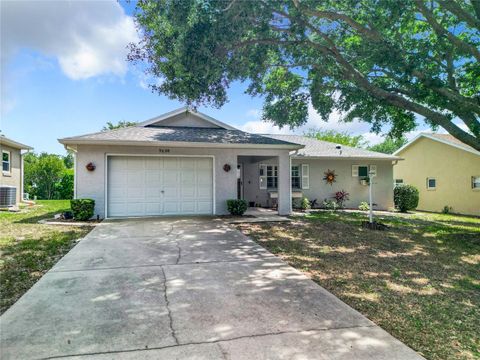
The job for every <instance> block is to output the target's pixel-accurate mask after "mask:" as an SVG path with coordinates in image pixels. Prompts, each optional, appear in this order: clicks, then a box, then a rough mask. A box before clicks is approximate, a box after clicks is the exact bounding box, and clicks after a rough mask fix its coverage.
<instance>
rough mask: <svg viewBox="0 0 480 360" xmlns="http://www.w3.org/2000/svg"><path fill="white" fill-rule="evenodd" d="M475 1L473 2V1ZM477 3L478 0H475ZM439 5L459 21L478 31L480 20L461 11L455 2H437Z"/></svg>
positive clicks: (445, 0) (444, 0) (441, 0)
mask: <svg viewBox="0 0 480 360" xmlns="http://www.w3.org/2000/svg"><path fill="white" fill-rule="evenodd" d="M474 1H475V0H474ZM477 2H478V0H477ZM439 3H440V4H441V5H442V6H443V7H444V8H445V9H447V10H448V11H450V12H451V13H452V14H454V15H455V16H456V17H457V18H458V19H459V20H461V21H465V23H467V24H468V25H469V26H471V27H473V28H476V29H478V30H480V19H476V18H475V17H474V16H472V15H471V14H470V13H468V12H466V11H465V10H463V9H462V7H461V6H460V5H458V4H457V3H456V2H455V1H452V0H439Z"/></svg>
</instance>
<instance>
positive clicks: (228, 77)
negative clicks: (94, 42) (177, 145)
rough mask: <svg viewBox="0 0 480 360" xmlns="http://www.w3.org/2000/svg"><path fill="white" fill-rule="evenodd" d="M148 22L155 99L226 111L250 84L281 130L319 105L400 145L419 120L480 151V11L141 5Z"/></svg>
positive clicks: (264, 2)
mask: <svg viewBox="0 0 480 360" xmlns="http://www.w3.org/2000/svg"><path fill="white" fill-rule="evenodd" d="M136 20H137V24H138V28H139V32H140V34H141V37H142V39H141V41H140V42H139V43H137V44H132V45H131V51H130V55H129V59H130V60H131V61H133V62H145V63H146V64H147V71H148V72H149V74H150V75H152V76H153V77H154V78H156V81H155V83H154V84H152V85H151V87H152V89H153V90H154V91H158V92H160V93H163V94H167V95H168V96H171V97H173V98H177V99H180V100H182V101H185V102H187V103H189V104H192V105H194V106H195V105H200V104H209V105H213V106H217V107H220V106H222V105H223V104H224V103H225V102H226V101H227V100H228V99H227V89H228V87H229V85H230V84H231V83H232V82H233V81H236V80H240V81H248V83H249V87H248V90H247V91H248V93H249V94H252V95H263V96H264V98H265V102H264V107H263V118H264V119H265V120H270V121H273V122H274V123H275V124H277V125H279V126H286V125H288V126H293V127H295V126H299V125H302V124H304V123H305V122H306V120H307V117H308V107H309V104H312V106H313V108H314V109H315V110H316V111H317V112H318V113H319V114H320V115H321V116H322V117H323V118H324V119H325V120H327V119H328V116H329V114H330V113H331V112H332V111H334V110H337V111H340V112H341V113H342V114H344V117H345V118H344V119H345V120H346V121H349V120H352V119H360V120H362V121H366V122H369V123H371V125H372V130H373V131H376V132H379V131H381V130H382V128H384V125H386V124H388V125H389V126H387V128H388V129H389V131H388V133H389V135H390V136H393V137H400V136H401V135H402V134H403V133H404V132H406V131H410V130H412V129H414V128H415V126H416V121H417V120H416V119H417V118H416V116H415V115H416V114H418V115H420V117H421V118H424V120H425V121H426V122H427V123H429V124H430V125H431V126H432V127H433V128H436V127H442V128H444V129H445V130H446V131H448V132H449V133H450V134H452V135H453V136H455V137H456V138H457V139H459V140H461V141H463V142H464V143H466V144H469V145H470V146H472V147H474V148H476V149H477V150H480V68H479V65H478V62H479V60H480V0H428V1H424V0H402V1H398V0H305V1H300V0H256V1H245V0H228V1H224V0H216V1H215V0H140V2H139V3H138V5H137V11H136ZM462 123H463V126H462Z"/></svg>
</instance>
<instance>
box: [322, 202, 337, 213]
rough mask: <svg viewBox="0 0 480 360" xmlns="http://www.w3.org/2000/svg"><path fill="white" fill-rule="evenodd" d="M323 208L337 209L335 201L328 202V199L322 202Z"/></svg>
mask: <svg viewBox="0 0 480 360" xmlns="http://www.w3.org/2000/svg"><path fill="white" fill-rule="evenodd" d="M322 205H323V208H324V209H325V210H334V211H335V210H337V209H338V208H339V206H338V204H337V202H336V201H335V200H329V199H325V200H323V204H322Z"/></svg>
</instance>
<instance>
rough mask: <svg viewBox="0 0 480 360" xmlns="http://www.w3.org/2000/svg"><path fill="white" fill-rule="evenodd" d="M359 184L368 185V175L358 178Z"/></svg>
mask: <svg viewBox="0 0 480 360" xmlns="http://www.w3.org/2000/svg"><path fill="white" fill-rule="evenodd" d="M360 184H361V185H363V186H368V185H370V177H368V176H366V177H364V178H361V179H360Z"/></svg>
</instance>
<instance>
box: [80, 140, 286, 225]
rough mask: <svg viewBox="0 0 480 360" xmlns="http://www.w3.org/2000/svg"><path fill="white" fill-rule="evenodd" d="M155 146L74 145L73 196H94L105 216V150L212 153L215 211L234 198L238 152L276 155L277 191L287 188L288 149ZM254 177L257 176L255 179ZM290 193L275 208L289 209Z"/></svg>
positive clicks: (224, 209)
mask: <svg viewBox="0 0 480 360" xmlns="http://www.w3.org/2000/svg"><path fill="white" fill-rule="evenodd" d="M159 148H160V147H159V146H152V147H150V146H99V145H78V148H77V154H76V163H75V183H76V197H77V198H91V199H94V200H95V216H97V215H99V216H100V217H101V218H103V217H105V194H106V184H105V179H106V166H105V163H106V155H107V154H123V155H128V154H135V155H143V154H144V155H156V156H176V155H178V156H180V155H191V156H196V155H212V156H213V157H214V184H215V185H214V186H215V192H214V194H215V213H216V214H219V215H221V214H227V213H228V212H227V206H226V200H228V199H236V198H237V174H236V171H235V169H236V167H237V157H238V156H272V157H273V156H278V157H279V162H280V168H279V176H280V177H281V176H286V175H287V173H288V177H287V178H286V179H285V180H284V181H282V180H281V179H279V187H280V189H281V191H289V186H290V169H289V166H285V164H287V163H288V162H289V153H288V150H277V149H271V150H268V149H261V148H259V149H255V148H251V149H235V148H175V147H168V146H162V147H161V149H168V150H169V152H168V153H159ZM90 162H92V163H94V164H95V166H96V169H95V171H92V172H90V171H88V170H87V169H86V168H85V166H86V165H87V164H88V163H90ZM225 164H229V165H230V166H231V170H230V171H229V172H225V171H224V170H223V166H224V165H225ZM257 181H258V180H257ZM290 207H291V205H290V197H289V196H287V197H286V198H281V199H279V212H280V213H282V214H288V213H289V212H290Z"/></svg>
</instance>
